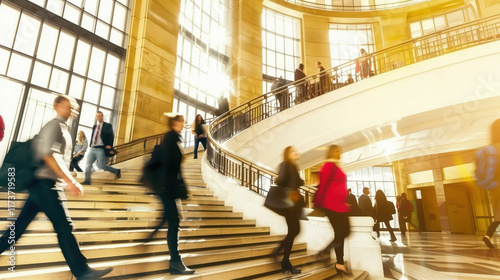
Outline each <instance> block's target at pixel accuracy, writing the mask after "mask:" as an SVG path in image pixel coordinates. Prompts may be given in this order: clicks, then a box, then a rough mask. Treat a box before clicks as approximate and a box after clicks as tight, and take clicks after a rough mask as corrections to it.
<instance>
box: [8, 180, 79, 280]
mask: <svg viewBox="0 0 500 280" xmlns="http://www.w3.org/2000/svg"><path fill="white" fill-rule="evenodd" d="M54 185H55V182H54V181H52V180H37V181H36V183H35V185H33V186H32V187H31V188H30V189H29V191H30V196H29V197H28V199H27V200H26V203H25V204H24V207H23V209H22V210H21V213H20V214H19V217H18V218H17V220H16V221H15V241H16V242H17V240H19V238H20V237H21V235H22V234H23V233H24V231H25V230H26V228H27V227H28V225H29V224H30V223H31V221H32V220H33V218H35V216H36V215H37V214H38V212H40V211H42V212H44V213H45V215H47V217H48V218H49V219H50V221H51V222H52V225H53V226H54V231H55V232H56V233H57V240H58V241H59V247H61V251H62V253H63V255H64V258H65V259H66V263H67V264H68V266H69V268H70V270H71V273H73V275H75V276H76V277H80V276H82V275H83V274H84V273H85V272H86V271H87V269H88V266H87V259H86V258H85V257H84V256H83V255H82V253H81V252H80V248H79V247H78V243H77V242H76V239H75V236H74V235H73V227H74V224H73V221H72V220H71V217H70V216H69V215H68V211H67V208H66V205H65V204H64V202H63V200H65V199H63V197H64V196H62V197H61V193H62V190H57V189H55V187H54ZM10 233H11V230H7V231H6V232H5V233H4V234H3V235H2V237H0V254H1V253H2V252H4V251H5V250H6V249H7V248H9V247H10V246H11V245H12V244H9V236H10ZM10 242H11V243H12V241H10ZM17 250H19V249H17Z"/></svg>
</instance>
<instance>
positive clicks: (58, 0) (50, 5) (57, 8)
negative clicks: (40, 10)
mask: <svg viewBox="0 0 500 280" xmlns="http://www.w3.org/2000/svg"><path fill="white" fill-rule="evenodd" d="M63 7H64V1H62V0H47V11H49V12H52V13H54V14H56V15H58V16H61V15H62V11H63Z"/></svg>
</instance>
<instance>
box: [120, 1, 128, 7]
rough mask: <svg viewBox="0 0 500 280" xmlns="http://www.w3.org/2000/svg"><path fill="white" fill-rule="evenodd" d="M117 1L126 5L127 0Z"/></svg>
mask: <svg viewBox="0 0 500 280" xmlns="http://www.w3.org/2000/svg"><path fill="white" fill-rule="evenodd" d="M118 2H120V3H122V4H123V5H125V6H127V7H128V0H118Z"/></svg>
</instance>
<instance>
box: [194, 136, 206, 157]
mask: <svg viewBox="0 0 500 280" xmlns="http://www.w3.org/2000/svg"><path fill="white" fill-rule="evenodd" d="M200 143H201V144H202V145H203V149H205V151H206V150H207V138H198V137H195V138H194V158H198V146H199V145H200Z"/></svg>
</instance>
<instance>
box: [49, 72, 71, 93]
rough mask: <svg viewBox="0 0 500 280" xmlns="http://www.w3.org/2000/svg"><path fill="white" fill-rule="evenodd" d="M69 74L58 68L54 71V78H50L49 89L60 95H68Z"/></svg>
mask: <svg viewBox="0 0 500 280" xmlns="http://www.w3.org/2000/svg"><path fill="white" fill-rule="evenodd" d="M68 78H69V74H68V72H66V71H62V70H59V69H57V68H54V69H52V77H51V78H50V86H49V89H50V90H53V91H55V92H58V93H66V86H67V85H68Z"/></svg>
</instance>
